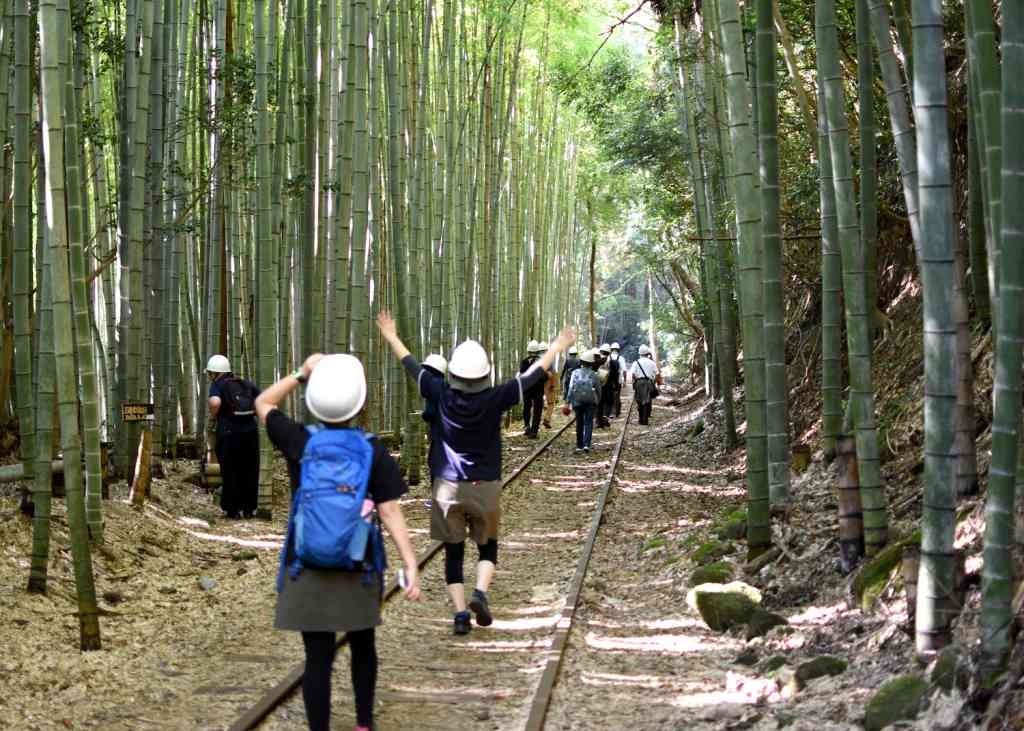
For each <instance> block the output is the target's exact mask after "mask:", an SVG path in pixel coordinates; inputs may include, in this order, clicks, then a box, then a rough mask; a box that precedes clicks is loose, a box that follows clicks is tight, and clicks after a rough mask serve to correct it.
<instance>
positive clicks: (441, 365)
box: [423, 353, 448, 374]
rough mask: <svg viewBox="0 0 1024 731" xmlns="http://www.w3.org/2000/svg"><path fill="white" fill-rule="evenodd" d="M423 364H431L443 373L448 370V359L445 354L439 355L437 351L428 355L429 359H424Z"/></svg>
mask: <svg viewBox="0 0 1024 731" xmlns="http://www.w3.org/2000/svg"><path fill="white" fill-rule="evenodd" d="M423 365H425V366H430V367H431V368H433V369H434V370H435V371H437V372H438V373H441V374H444V373H447V372H448V361H446V360H445V359H444V356H443V355H438V354H437V353H431V354H430V355H428V356H427V359H426V360H425V361H423Z"/></svg>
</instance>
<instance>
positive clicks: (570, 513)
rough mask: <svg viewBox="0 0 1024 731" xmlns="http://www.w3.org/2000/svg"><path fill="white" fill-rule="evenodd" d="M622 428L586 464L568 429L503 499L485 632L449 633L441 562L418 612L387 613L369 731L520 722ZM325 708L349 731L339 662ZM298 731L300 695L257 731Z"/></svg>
mask: <svg viewBox="0 0 1024 731" xmlns="http://www.w3.org/2000/svg"><path fill="white" fill-rule="evenodd" d="M622 423H623V420H622V419H619V420H617V421H614V422H613V425H612V428H611V429H608V430H605V431H598V432H597V433H596V435H595V439H594V444H595V447H596V450H595V453H593V454H591V455H589V456H586V457H584V456H577V455H574V454H573V448H574V447H575V435H574V431H573V428H572V427H570V428H569V429H568V430H566V432H565V434H564V435H563V436H562V437H561V438H560V439H559V440H557V441H556V442H555V443H554V444H553V445H552V446H551V448H549V450H548V451H547V452H546V453H545V454H544V455H543V456H542V457H540V458H539V459H538V460H537V462H535V463H534V465H533V466H531V468H530V470H529V471H528V472H527V473H526V474H525V475H524V476H523V477H522V478H521V479H520V480H519V481H517V482H516V483H514V485H513V486H511V487H510V488H509V489H508V490H507V491H506V494H505V497H504V499H503V504H502V509H503V511H504V516H503V529H502V541H501V547H500V553H499V559H498V571H497V577H496V579H495V583H494V585H493V586H492V587H491V591H490V592H489V598H490V602H491V608H492V611H493V613H494V616H495V620H494V624H493V625H492V626H491V627H488V628H480V627H475V626H474V628H473V631H472V632H471V634H470V635H469V636H467V637H454V636H453V635H452V634H451V621H452V610H451V608H450V606H449V604H448V600H447V596H446V594H445V591H444V571H443V564H442V562H441V561H435V563H434V564H432V565H430V566H428V568H427V570H426V571H425V573H424V576H423V586H424V589H425V591H426V597H425V600H424V601H423V602H421V603H418V604H411V603H408V602H404V601H398V602H395V603H393V604H392V605H390V606H389V607H388V608H387V609H386V611H385V615H384V620H385V623H384V625H383V626H382V627H381V629H380V630H379V632H378V653H379V655H380V663H381V664H380V679H379V682H378V698H379V703H378V706H377V716H376V719H377V727H378V729H381V730H382V731H387V730H388V729H413V728H415V729H472V728H479V729H491V728H514V727H516V726H518V725H519V724H520V720H519V719H520V716H521V715H522V713H523V708H524V704H526V703H527V702H528V699H529V696H530V694H531V692H532V689H533V687H534V685H535V684H536V682H537V679H538V677H539V673H540V669H541V662H542V660H541V654H540V653H541V652H542V650H543V649H544V648H545V647H547V646H548V644H549V642H550V639H551V635H552V633H553V630H554V627H555V623H556V621H557V618H558V614H559V612H560V610H561V606H562V601H563V598H564V593H565V590H566V587H567V585H568V583H569V580H570V579H571V577H572V573H573V571H574V570H575V566H576V561H577V558H578V555H579V551H580V548H581V542H582V538H583V535H584V533H585V531H586V526H587V524H588V522H589V521H590V517H591V515H592V511H593V508H594V505H595V500H596V495H597V491H598V489H599V488H600V486H601V484H602V482H603V481H604V479H605V476H606V474H607V470H608V466H609V459H610V457H611V453H612V448H613V446H614V442H615V440H616V439H617V438H618V435H619V430H620V429H621V426H622ZM542 436H543V434H542ZM528 444H529V445H530V446H531V447H532V446H533V445H535V444H536V442H529V443H528ZM422 512H423V514H424V515H425V512H426V511H422ZM421 517H422V516H421ZM466 553H467V561H466V569H467V574H466V579H467V582H471V581H472V576H473V573H472V572H473V570H474V568H473V563H474V559H475V557H476V555H475V554H476V552H475V549H474V548H473V547H472V546H467V552H466ZM333 705H334V710H333V723H334V725H336V726H337V727H338V728H347V727H348V724H349V723H351V719H353V718H354V708H353V706H352V701H351V686H350V684H349V678H348V672H347V658H345V657H344V652H343V653H341V654H340V655H339V659H338V661H337V662H336V664H335V683H334V702H333ZM303 724H304V715H303V709H302V703H301V699H300V698H299V697H298V696H297V697H295V698H294V699H293V700H292V701H291V702H290V703H289V704H287V705H286V706H285V707H283V708H281V709H280V710H278V711H277V712H276V713H275V714H274V716H272V718H271V719H270V720H269V722H268V723H267V724H266V728H268V729H298V728H303Z"/></svg>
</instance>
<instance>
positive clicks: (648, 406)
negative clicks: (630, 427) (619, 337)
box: [629, 345, 661, 426]
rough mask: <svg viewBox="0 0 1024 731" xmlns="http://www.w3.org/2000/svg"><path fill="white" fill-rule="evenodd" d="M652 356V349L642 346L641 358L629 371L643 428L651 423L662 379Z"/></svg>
mask: <svg viewBox="0 0 1024 731" xmlns="http://www.w3.org/2000/svg"><path fill="white" fill-rule="evenodd" d="M650 356H651V349H650V348H648V347H647V346H646V345H641V346H640V357H639V358H637V359H636V362H635V363H633V367H632V368H630V369H629V375H630V378H631V379H632V381H633V399H634V400H635V401H636V406H637V414H638V416H639V419H640V424H641V426H645V425H647V424H648V423H650V420H651V410H652V409H653V408H654V399H655V397H656V396H657V395H658V385H657V384H658V382H659V381H660V379H661V374H660V373H659V371H658V366H657V365H655V363H654V361H653V360H651V357H650Z"/></svg>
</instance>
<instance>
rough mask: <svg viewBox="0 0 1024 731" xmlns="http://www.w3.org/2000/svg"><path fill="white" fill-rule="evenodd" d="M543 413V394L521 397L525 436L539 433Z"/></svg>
mask: <svg viewBox="0 0 1024 731" xmlns="http://www.w3.org/2000/svg"><path fill="white" fill-rule="evenodd" d="M543 413H544V393H543V392H541V393H539V394H536V395H533V394H529V393H528V394H525V395H524V396H523V426H525V427H526V433H527V434H536V433H537V432H538V431H540V417H541V415H542V414H543Z"/></svg>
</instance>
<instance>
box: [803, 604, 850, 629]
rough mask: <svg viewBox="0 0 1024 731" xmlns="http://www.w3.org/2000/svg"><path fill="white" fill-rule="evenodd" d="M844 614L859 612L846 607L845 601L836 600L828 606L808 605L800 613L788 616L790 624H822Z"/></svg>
mask: <svg viewBox="0 0 1024 731" xmlns="http://www.w3.org/2000/svg"><path fill="white" fill-rule="evenodd" d="M844 614H859V612H857V611H856V610H850V609H847V607H846V602H838V603H836V604H833V605H831V606H828V607H808V608H807V609H805V610H804V611H802V612H800V614H794V615H793V616H791V617H790V618H789V623H790V624H810V625H824V624H828V623H829V622H832V621H833V620H835V619H838V618H839V617H841V616H843V615H844Z"/></svg>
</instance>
